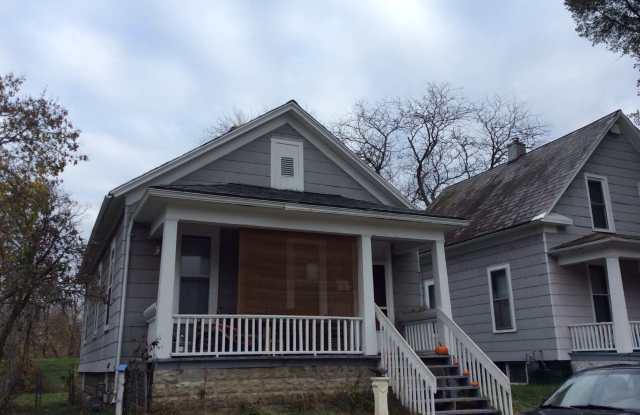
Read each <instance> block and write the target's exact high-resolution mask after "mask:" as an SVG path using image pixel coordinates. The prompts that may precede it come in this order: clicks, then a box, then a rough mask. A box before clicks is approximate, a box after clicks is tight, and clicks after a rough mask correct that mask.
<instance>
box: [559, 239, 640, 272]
mask: <svg viewBox="0 0 640 415" xmlns="http://www.w3.org/2000/svg"><path fill="white" fill-rule="evenodd" d="M549 255H551V256H553V257H555V258H557V259H558V263H559V264H560V265H572V264H578V263H583V262H589V261H593V260H597V259H602V258H606V257H618V258H640V236H635V235H620V234H612V233H604V232H594V233H592V234H589V235H586V236H583V237H581V238H578V239H574V240H573V241H569V242H566V243H563V244H560V245H558V246H556V247H554V248H552V249H551V250H550V251H549Z"/></svg>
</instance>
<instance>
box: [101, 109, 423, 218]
mask: <svg viewBox="0 0 640 415" xmlns="http://www.w3.org/2000/svg"><path fill="white" fill-rule="evenodd" d="M287 123H288V124H290V125H292V127H294V128H295V129H296V130H297V131H298V132H299V133H301V134H302V135H303V136H304V137H305V138H306V139H308V140H310V141H312V144H314V145H316V146H318V147H319V148H320V150H321V151H322V152H323V153H325V155H327V156H328V157H329V158H330V159H331V160H332V161H334V162H335V163H336V164H338V166H339V167H341V168H343V169H344V168H345V165H347V164H348V165H349V166H350V169H349V170H351V171H349V170H346V171H347V173H349V174H350V175H351V176H352V177H353V179H354V180H356V181H357V182H358V183H359V184H360V185H362V186H363V187H364V188H365V189H366V190H367V191H369V192H370V193H371V194H372V195H373V196H374V197H375V198H376V199H378V200H379V201H380V202H382V203H386V204H391V203H392V201H394V202H396V203H400V204H401V205H403V206H405V207H412V205H411V203H410V202H409V201H408V200H407V199H406V198H405V197H404V196H402V195H401V194H400V192H399V191H398V190H397V189H395V188H394V187H393V186H392V185H391V184H390V183H388V182H387V181H386V180H385V179H383V178H382V177H380V175H378V174H376V173H375V172H374V171H373V170H371V169H370V168H369V167H368V166H366V164H365V163H364V162H363V161H362V160H360V159H359V158H358V157H357V156H356V155H355V154H353V153H352V152H351V151H350V150H349V149H347V148H346V146H344V145H343V144H342V143H340V142H339V140H338V139H337V138H336V137H335V136H333V134H331V133H330V132H329V131H328V130H327V129H326V128H324V126H322V124H320V123H319V122H318V121H317V120H315V119H314V118H313V117H312V116H311V115H310V114H309V113H307V112H306V111H304V110H303V109H302V107H300V106H299V105H298V104H297V103H296V102H295V101H289V102H287V103H286V104H284V105H282V106H280V107H277V108H275V109H273V110H271V111H269V112H267V113H265V114H263V115H261V116H259V117H257V118H255V119H254V120H252V121H249V122H248V123H246V124H243V125H242V126H240V127H238V128H236V129H234V130H232V131H230V132H228V133H226V134H224V135H222V136H220V137H218V138H216V139H214V140H212V141H209V142H208V143H206V144H204V145H201V146H199V147H196V148H195V149H193V150H190V151H188V152H186V153H184V154H183V155H181V156H178V157H176V158H175V159H173V160H171V161H169V162H167V163H165V164H162V165H160V166H158V167H156V168H154V169H152V170H150V171H148V172H147V173H144V174H142V175H141V176H138V177H136V178H134V179H133V180H130V181H129V182H127V183H124V184H123V185H121V186H118V187H116V188H115V189H113V190H111V192H109V194H110V195H113V196H115V197H120V196H123V195H125V194H129V193H130V192H133V191H136V190H137V191H139V190H140V188H141V187H143V186H145V185H150V184H159V183H162V184H169V183H170V182H172V181H175V180H178V179H179V178H181V177H184V176H186V175H188V174H190V173H192V172H194V171H196V170H198V169H199V168H201V167H204V166H205V165H207V164H209V163H211V162H213V161H215V160H217V159H218V158H220V157H222V156H224V155H226V154H228V153H230V152H231V151H234V150H235V149H237V148H240V147H242V146H243V145H245V144H248V143H249V142H251V141H253V140H255V139H257V138H258V137H261V136H263V135H265V134H267V133H269V132H271V131H273V130H274V129H276V128H278V127H280V126H282V125H284V124H287ZM308 132H311V133H314V134H309V133H308ZM312 135H313V136H317V137H322V138H324V140H318V139H314V138H312V137H311V136H312ZM320 141H322V145H319V142H320ZM321 147H324V148H321ZM329 149H330V151H328V150H329ZM345 161H346V162H347V163H345ZM355 171H357V174H353V173H354V172H355ZM138 196H140V194H138ZM132 199H135V200H137V198H136V197H133V198H132Z"/></svg>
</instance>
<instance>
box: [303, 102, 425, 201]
mask: <svg viewBox="0 0 640 415" xmlns="http://www.w3.org/2000/svg"><path fill="white" fill-rule="evenodd" d="M299 109H300V111H298V112H297V114H298V115H301V116H302V117H303V118H304V119H305V121H307V122H308V123H309V124H311V125H313V126H314V127H315V128H316V130H317V131H318V132H319V133H320V134H322V135H323V136H324V137H325V138H327V140H329V141H330V142H332V143H333V144H334V147H335V148H337V149H339V150H340V152H341V153H342V154H344V155H346V156H347V158H348V159H349V160H350V161H352V162H353V163H354V164H357V165H358V166H359V167H360V168H361V170H363V171H365V172H366V173H367V175H368V176H369V178H371V179H373V181H374V182H376V183H378V184H379V185H381V186H382V187H384V188H385V189H386V190H387V191H388V192H390V193H391V194H392V195H393V196H395V198H396V199H397V200H398V201H400V202H401V203H402V204H403V205H404V206H406V207H408V208H413V207H414V206H413V205H412V204H411V202H409V200H407V198H406V197H404V195H403V194H402V193H400V192H399V191H398V189H396V188H395V187H394V186H393V185H391V184H390V183H389V182H388V181H387V180H385V179H383V178H382V177H381V176H380V175H379V174H377V173H376V172H374V171H373V170H372V169H371V167H369V166H367V164H366V163H365V162H364V161H362V160H361V159H360V158H359V157H358V156H356V155H355V154H354V153H353V152H352V151H351V150H349V149H348V148H347V147H346V146H345V145H344V144H343V143H341V142H340V141H339V140H338V138H337V137H336V136H334V135H333V134H332V133H331V132H330V131H329V130H327V129H326V128H325V127H324V126H323V125H322V124H321V123H319V122H318V120H316V119H315V118H313V117H312V116H311V115H310V114H309V113H307V112H306V111H305V110H304V109H302V108H300V107H299ZM330 158H331V159H332V160H334V161H335V158H334V157H331V156H330Z"/></svg>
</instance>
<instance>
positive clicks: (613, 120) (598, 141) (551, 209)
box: [549, 111, 630, 212]
mask: <svg viewBox="0 0 640 415" xmlns="http://www.w3.org/2000/svg"><path fill="white" fill-rule="evenodd" d="M620 114H621V111H618V115H617V116H616V117H614V118H613V119H612V120H611V121H610V123H609V125H608V126H607V128H606V129H605V130H604V132H603V133H602V134H601V135H600V137H598V139H597V140H596V142H595V144H594V145H593V147H591V148H590V149H589V150H588V151H587V155H586V157H585V158H584V159H582V161H581V162H580V165H579V166H578V167H577V168H576V169H575V171H574V172H573V173H572V174H571V176H570V177H569V180H567V182H566V183H565V184H564V185H563V186H562V191H561V192H559V193H558V195H557V196H556V198H555V200H554V201H553V203H551V206H550V207H549V212H553V209H555V207H556V205H557V204H558V202H559V201H560V199H561V198H562V196H563V195H564V194H565V193H566V192H567V189H568V188H569V186H571V183H573V181H574V180H575V179H576V177H578V174H580V172H581V171H582V168H583V167H584V166H585V165H586V164H587V162H588V161H589V159H590V158H591V156H592V155H593V153H594V152H595V151H596V149H597V148H598V147H600V144H601V143H602V140H604V138H605V137H606V136H607V133H608V132H609V130H610V129H611V127H613V126H614V125H615V124H616V122H618V120H619V119H621V118H623V119H627V118H626V117H621V116H620ZM627 121H628V122H630V121H629V119H627Z"/></svg>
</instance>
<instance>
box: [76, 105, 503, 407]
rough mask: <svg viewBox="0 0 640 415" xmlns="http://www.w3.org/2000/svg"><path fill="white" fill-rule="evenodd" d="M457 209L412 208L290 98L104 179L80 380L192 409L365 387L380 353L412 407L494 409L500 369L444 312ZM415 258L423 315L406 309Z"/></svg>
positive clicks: (90, 253) (86, 267)
mask: <svg viewBox="0 0 640 415" xmlns="http://www.w3.org/2000/svg"><path fill="white" fill-rule="evenodd" d="M114 167H115V166H114ZM465 224H467V222H466V221H465V220H464V219H460V218H459V217H456V216H450V215H439V214H433V213H429V214H427V213H425V212H423V211H417V210H415V209H414V208H413V207H412V206H411V205H410V204H409V203H408V202H407V201H406V200H405V199H404V198H403V197H402V196H401V195H400V194H399V193H398V191H397V190H396V189H394V188H393V187H392V186H391V185H390V184H389V183H387V182H386V181H385V180H384V179H382V178H381V177H380V176H378V175H377V174H375V173H374V172H373V171H372V170H370V169H369V168H368V167H367V166H365V165H364V164H363V163H362V162H361V161H360V160H359V159H358V158H357V157H355V156H354V154H353V153H351V152H350V151H349V150H348V149H347V148H346V147H344V146H343V145H342V144H341V143H340V142H339V141H338V140H337V139H336V138H335V137H334V136H333V135H331V133H329V132H328V131H327V130H326V129H325V128H324V127H323V126H322V125H320V124H319V123H318V121H316V120H315V119H313V118H312V117H311V116H310V115H309V114H308V113H307V112H305V111H304V110H303V109H302V108H301V107H300V106H299V105H298V104H297V103H295V102H294V101H290V102H288V103H286V104H284V105H282V106H280V107H278V108H275V109H273V110H271V111H269V112H267V113H265V114H263V115H261V116H259V117H257V118H256V119H254V120H252V121H249V122H247V123H246V124H244V125H242V126H240V127H238V128H235V129H233V130H231V131H229V132H228V133H226V134H224V135H222V136H220V137H218V138H216V139H214V140H212V141H210V142H207V143H206V144H203V145H202V146H200V147H197V148H195V149H193V150H191V151H189V152H187V153H185V154H183V155H181V156H179V157H177V158H175V159H173V160H171V161H169V162H167V163H165V164H163V165H161V166H158V167H157V168H155V169H153V170H151V171H149V172H147V173H145V174H143V175H142V176H139V177H137V178H135V179H133V180H131V181H129V182H127V183H124V184H123V185H121V186H119V187H117V188H115V189H113V190H112V191H110V192H109V194H108V195H107V197H106V198H105V199H104V202H103V204H102V207H101V209H100V212H99V215H98V218H97V220H96V223H95V225H94V228H93V231H92V234H91V238H90V241H89V244H88V249H87V252H86V255H85V258H84V263H83V266H82V270H83V271H84V272H86V273H88V274H90V275H95V278H96V280H97V281H98V283H99V285H100V286H101V287H102V289H103V294H104V295H103V296H101V297H99V298H95V297H93V298H87V301H86V303H85V309H84V319H85V321H84V328H83V329H84V333H83V343H82V349H81V356H80V367H79V371H80V373H81V376H82V381H83V390H84V391H85V393H86V394H87V395H88V396H93V397H94V398H98V399H104V400H106V401H115V402H116V404H117V405H118V406H119V405H121V404H122V388H121V385H122V384H123V380H126V383H125V385H124V393H125V394H127V396H129V397H130V399H128V400H127V402H132V401H137V400H139V399H138V398H140V397H142V398H143V399H142V400H146V401H147V403H148V400H149V399H148V398H149V397H150V398H151V402H152V406H153V408H154V409H162V408H173V409H179V410H185V411H189V410H193V409H194V408H197V409H198V410H199V411H200V412H203V413H206V412H207V411H211V412H214V411H218V410H220V409H224V408H230V407H234V406H238V405H239V404H241V403H244V402H246V401H249V402H272V401H282V400H291V399H296V398H304V397H308V396H309V395H314V394H322V395H325V394H332V393H344V392H345V391H346V390H353V388H359V389H363V390H370V381H369V377H370V376H371V375H372V369H376V368H379V367H382V368H383V369H384V371H385V372H386V373H387V376H388V377H389V378H390V383H391V387H392V390H393V393H394V394H395V395H396V397H397V398H398V399H400V401H401V402H402V404H404V405H405V406H406V407H408V408H410V409H412V410H413V411H414V412H417V413H420V414H433V413H435V412H436V411H446V412H444V413H447V414H448V415H455V414H457V413H467V414H469V413H474V414H484V413H493V412H495V411H496V410H498V411H501V412H502V413H505V414H507V415H510V414H511V413H512V409H511V391H510V385H509V381H508V378H507V377H506V376H505V375H504V374H503V373H502V372H501V371H500V369H499V368H498V367H497V366H496V365H495V364H494V363H493V362H492V360H491V359H490V358H489V357H488V356H487V355H486V354H485V353H484V352H483V351H482V349H481V348H480V347H479V346H478V345H477V344H476V343H474V342H473V340H472V339H471V338H470V337H469V336H468V335H467V334H466V333H465V332H464V330H462V329H461V328H460V326H458V325H457V324H456V323H455V322H454V321H453V320H452V307H451V302H450V300H449V281H448V276H447V265H446V260H445V243H444V240H445V238H444V235H445V233H447V232H451V231H454V230H455V229H457V228H458V227H460V226H464V225H465ZM425 249H428V250H429V251H430V252H431V256H430V259H429V265H425V264H422V266H421V264H420V260H419V251H420V250H425ZM454 255H455V254H454ZM425 267H428V268H429V269H426V268H425ZM427 272H428V273H429V275H430V276H432V279H433V281H434V290H435V293H436V294H437V295H436V297H437V300H438V304H437V308H436V312H435V314H433V313H432V315H431V317H433V318H430V319H425V318H423V317H424V316H421V315H420V314H419V313H411V312H405V311H411V309H412V301H414V299H415V297H416V295H415V292H414V291H413V290H414V289H415V284H412V283H406V282H407V281H409V282H413V281H418V280H419V279H420V278H421V277H420V276H421V275H423V273H427ZM514 272H515V269H514ZM456 283H457V282H454V283H453V285H454V287H455V284H456ZM418 296H419V295H418ZM463 309H464V307H458V308H457V309H456V312H457V313H459V314H460V313H462V314H461V322H462V323H465V324H466V323H467V322H468V319H467V318H466V317H464V316H463V315H465V314H464V312H463ZM407 316H408V317H407ZM407 318H410V319H412V320H413V321H406V320H407ZM466 327H469V328H471V329H472V332H474V333H475V331H474V330H473V325H471V326H469V325H466ZM437 343H442V344H444V345H447V346H448V350H447V351H445V352H444V354H440V355H434V354H433V350H434V348H435V347H436V345H437ZM441 352H443V351H442V350H441ZM124 365H128V368H127V370H125V367H124ZM134 367H137V368H138V369H136V370H133V369H132V368H134ZM140 368H142V369H140ZM140 373H142V375H143V379H142V381H140V377H139V375H140ZM140 385H142V386H141V387H140ZM145 385H146V386H145ZM116 386H117V387H116ZM114 390H115V392H116V393H113V392H114ZM465 409H466V410H467V412H459V411H461V410H465ZM469 410H471V411H472V412H468V411H469Z"/></svg>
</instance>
